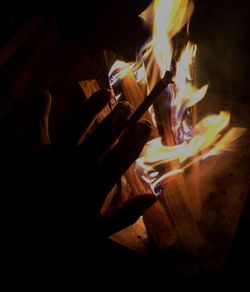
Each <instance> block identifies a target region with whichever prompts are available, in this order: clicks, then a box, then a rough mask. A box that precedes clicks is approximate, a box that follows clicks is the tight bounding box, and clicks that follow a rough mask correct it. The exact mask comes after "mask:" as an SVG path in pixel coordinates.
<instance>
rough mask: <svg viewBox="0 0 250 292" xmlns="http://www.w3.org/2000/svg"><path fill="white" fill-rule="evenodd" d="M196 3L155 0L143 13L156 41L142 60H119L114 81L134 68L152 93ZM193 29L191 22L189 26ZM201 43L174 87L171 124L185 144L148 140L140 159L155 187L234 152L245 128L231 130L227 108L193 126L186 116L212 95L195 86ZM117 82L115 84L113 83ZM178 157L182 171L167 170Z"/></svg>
mask: <svg viewBox="0 0 250 292" xmlns="http://www.w3.org/2000/svg"><path fill="white" fill-rule="evenodd" d="M193 9H194V5H193V2H192V1H189V0H155V1H154V2H153V3H152V4H151V5H150V6H149V7H148V8H147V9H146V10H145V11H144V12H143V13H142V14H141V17H142V18H143V19H144V21H145V22H146V23H147V25H148V26H149V27H150V28H151V30H152V39H151V40H149V41H148V42H147V44H145V46H144V47H143V49H142V50H141V53H140V54H139V56H138V60H137V62H136V63H134V64H133V63H129V64H126V63H124V62H121V61H118V62H116V63H115V64H114V65H113V66H112V68H111V71H110V76H112V80H111V84H114V83H115V82H116V81H117V80H119V79H120V78H123V77H124V76H125V75H126V74H129V72H133V74H134V75H135V77H136V78H137V81H138V82H139V81H141V80H143V81H147V82H148V91H151V90H152V88H153V86H154V85H155V84H156V82H157V81H158V80H159V79H160V78H162V77H163V76H164V74H165V72H166V71H167V70H169V69H170V63H171V59H172V53H173V52H172V51H173V48H172V40H171V39H172V38H173V36H174V35H176V34H177V33H178V32H179V31H180V30H181V29H182V28H183V26H184V25H186V24H187V23H188V22H189V19H190V17H191V15H192V13H193ZM187 30H188V26H187ZM196 52H197V46H196V45H195V44H191V43H188V44H187V46H186V48H185V49H184V50H183V52H182V53H181V56H180V58H179V60H178V62H177V64H176V74H175V78H174V79H175V84H174V85H173V86H172V87H171V88H170V91H171V126H172V130H173V133H174V136H175V138H176V137H178V135H179V133H180V131H181V132H182V134H183V133H184V134H183V135H182V138H181V141H179V142H180V144H178V145H175V146H164V145H162V143H161V139H160V138H156V139H154V140H152V141H150V142H148V143H147V144H146V145H145V147H144V150H143V152H142V154H141V156H140V158H139V159H138V160H137V164H138V165H139V166H140V168H141V169H143V171H142V172H143V174H142V178H143V179H144V180H145V181H146V182H148V183H150V184H151V188H152V189H153V190H154V188H155V187H156V185H157V184H159V183H160V182H161V181H162V180H164V179H165V178H166V177H169V176H172V175H175V174H177V173H180V172H183V171H185V169H187V168H188V167H190V166H191V165H192V164H194V163H196V162H198V161H200V160H203V159H206V158H207V157H210V156H214V155H218V154H220V153H222V152H223V151H225V150H227V151H230V150H232V148H233V145H234V142H235V141H236V140H237V139H238V138H239V137H240V136H241V135H242V134H243V133H244V132H245V129H243V128H232V129H229V130H226V128H227V126H228V125H229V121H230V113H228V112H225V111H221V112H220V113H219V114H217V115H216V114H215V115H209V116H207V117H205V118H204V119H202V120H201V121H200V122H198V123H197V124H196V125H192V126H190V125H189V124H188V122H187V120H186V118H185V114H186V112H187V110H188V109H189V108H191V107H193V106H194V105H195V104H196V103H198V102H199V101H200V100H202V98H203V97H204V96H205V95H206V92H207V89H208V85H205V86H203V87H202V88H200V89H198V88H196V87H195V86H194V72H193V71H192V70H193V68H194V67H193V63H194V60H195V57H196ZM112 82H113V83H112ZM174 160H178V161H179V165H180V168H179V169H169V170H168V171H167V172H165V173H163V174H162V173H161V171H160V170H159V168H160V167H161V166H162V165H164V166H167V165H168V164H169V162H171V161H174Z"/></svg>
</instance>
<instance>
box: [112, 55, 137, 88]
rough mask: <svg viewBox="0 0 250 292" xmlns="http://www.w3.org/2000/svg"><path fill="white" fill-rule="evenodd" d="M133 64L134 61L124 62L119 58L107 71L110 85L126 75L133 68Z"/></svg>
mask: <svg viewBox="0 0 250 292" xmlns="http://www.w3.org/2000/svg"><path fill="white" fill-rule="evenodd" d="M134 66H135V64H134V63H126V62H124V61H120V60H118V61H116V62H115V63H114V64H113V65H112V67H111V69H110V71H109V78H110V85H114V84H115V83H116V82H117V81H118V80H120V79H121V78H123V77H124V76H126V75H127V74H128V73H129V72H131V71H132V70H133V67H134Z"/></svg>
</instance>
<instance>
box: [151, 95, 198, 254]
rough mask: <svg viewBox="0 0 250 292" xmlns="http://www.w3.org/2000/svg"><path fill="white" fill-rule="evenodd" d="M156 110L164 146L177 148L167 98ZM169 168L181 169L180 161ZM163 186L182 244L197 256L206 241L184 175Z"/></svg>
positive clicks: (173, 178)
mask: <svg viewBox="0 0 250 292" xmlns="http://www.w3.org/2000/svg"><path fill="white" fill-rule="evenodd" d="M164 98H165V100H164ZM155 110H156V116H157V122H158V125H159V131H160V133H161V135H162V141H163V144H166V145H168V146H175V145H176V144H175V138H174V135H173V132H172V127H171V108H170V106H167V103H166V96H164V95H162V96H161V97H160V98H159V99H158V100H157V101H156V103H155ZM168 167H169V169H171V170H173V169H179V168H181V166H180V163H179V161H178V160H175V161H171V162H169V163H168ZM162 184H163V185H164V186H165V189H164V191H163V192H162V198H163V200H164V202H165V204H164V205H165V208H166V210H167V212H168V213H169V215H170V216H171V219H172V222H173V224H174V226H175V229H176V231H177V234H178V237H179V239H180V242H181V244H182V245H183V247H184V248H185V249H186V250H187V251H188V252H191V253H194V254H197V253H198V252H199V251H200V249H201V248H202V247H203V246H204V240H203V238H202V235H201V234H200V232H199V230H198V228H197V225H196V223H195V221H194V219H193V215H192V213H191V211H190V210H192V202H191V200H190V197H192V196H190V193H189V189H188V188H187V183H186V181H185V178H184V175H183V173H179V174H177V175H174V176H172V177H170V178H167V179H165V180H164V182H163V183H162Z"/></svg>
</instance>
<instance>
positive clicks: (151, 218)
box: [125, 165, 176, 249]
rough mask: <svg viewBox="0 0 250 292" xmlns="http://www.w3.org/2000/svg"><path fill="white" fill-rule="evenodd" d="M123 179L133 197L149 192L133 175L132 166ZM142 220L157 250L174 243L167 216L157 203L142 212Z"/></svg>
mask: <svg viewBox="0 0 250 292" xmlns="http://www.w3.org/2000/svg"><path fill="white" fill-rule="evenodd" d="M125 177H126V179H127V182H128V184H129V186H130V188H131V192H132V194H133V195H140V194H143V193H148V192H150V190H149V188H147V187H146V186H145V185H144V184H143V183H142V181H141V179H140V178H139V177H138V174H137V173H135V166H134V165H132V166H131V167H130V168H129V169H128V170H127V171H126V173H125ZM143 220H144V223H145V225H146V227H147V230H148V231H149V233H150V236H151V237H152V238H153V241H154V243H155V244H156V246H157V247H158V248H159V249H165V248H167V247H169V246H171V245H173V244H174V243H175V241H176V233H175V230H174V229H173V226H172V223H171V220H170V218H169V215H168V214H167V213H166V211H165V210H164V208H163V207H162V204H161V203H160V202H159V201H157V202H156V203H155V204H154V205H153V206H152V207H150V208H149V209H148V210H147V211H145V212H144V214H143Z"/></svg>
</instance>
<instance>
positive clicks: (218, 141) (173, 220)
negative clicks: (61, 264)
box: [106, 0, 246, 255]
mask: <svg viewBox="0 0 250 292" xmlns="http://www.w3.org/2000/svg"><path fill="white" fill-rule="evenodd" d="M193 10H194V5H193V3H192V1H188V0H178V1H171V0H155V1H154V2H153V3H152V4H151V5H150V6H149V7H148V8H147V10H146V11H144V12H143V13H142V14H141V17H142V18H143V20H144V21H145V23H146V24H147V25H148V27H149V28H150V29H151V31H152V38H151V39H150V40H149V41H148V42H147V43H146V44H145V45H144V46H143V48H142V49H141V50H140V52H139V54H138V55H137V61H136V62H135V63H125V62H123V61H120V60H117V61H116V62H115V63H114V64H113V65H112V67H111V69H110V71H109V79H110V85H111V88H112V90H113V94H114V97H115V99H116V100H117V101H121V100H126V101H128V102H129V103H130V104H131V105H132V106H133V108H134V113H133V114H132V115H131V117H130V119H129V121H128V126H129V125H130V123H134V122H135V121H137V120H138V119H140V118H142V119H145V120H147V121H148V122H149V123H150V124H151V126H152V129H153V131H152V137H151V140H150V141H149V142H148V143H147V144H146V146H145V148H144V150H143V152H142V153H141V156H140V157H139V159H138V160H137V161H136V162H135V163H134V164H133V165H132V166H131V167H130V169H128V171H127V172H126V174H125V178H123V180H125V181H126V183H127V184H128V185H127V188H128V189H129V192H130V193H131V194H133V195H140V194H141V193H145V192H148V191H152V192H154V193H155V195H156V196H158V197H159V200H158V202H157V203H156V204H155V205H154V206H153V207H151V208H150V209H149V210H148V211H146V212H145V214H144V217H143V219H144V223H145V225H146V229H147V230H148V232H149V234H150V236H151V237H152V239H153V241H154V243H155V244H156V245H157V247H158V248H160V249H165V248H167V247H169V246H172V245H176V244H177V245H178V246H179V247H181V249H184V250H185V251H186V252H188V253H190V254H192V255H204V254H205V250H206V249H207V247H208V246H209V244H208V243H207V239H206V237H205V236H204V234H203V233H202V231H201V230H200V228H199V222H201V219H202V208H203V202H204V194H203V193H202V187H201V175H202V173H204V172H206V171H205V170H204V169H206V162H205V161H211V160H212V161H213V160H220V157H219V156H220V154H222V153H224V152H225V151H232V150H233V149H234V148H235V142H236V140H237V139H238V138H239V137H240V136H241V135H242V134H243V133H244V132H245V130H246V129H244V128H239V127H230V126H229V124H230V113H229V112H228V111H224V110H223V111H220V112H219V113H216V114H210V115H207V114H206V115H205V116H202V117H200V116H199V114H198V112H199V111H198V107H199V101H201V100H202V99H203V98H204V97H205V96H206V92H207V89H208V85H205V86H203V87H201V88H198V87H197V77H198V76H197V73H198V72H197V70H196V63H197V59H198V58H197V50H198V48H197V46H196V45H195V44H193V43H191V42H190V41H189V40H188V27H189V20H190V17H191V15H192V12H193ZM180 32H181V34H180ZM183 35H184V37H183ZM178 40H179V41H178ZM177 44H179V45H177ZM180 44H181V45H180ZM106 57H107V58H106V59H107V60H108V63H110V59H109V58H110V57H109V56H106ZM131 143H132V141H131ZM203 182H204V178H203Z"/></svg>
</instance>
